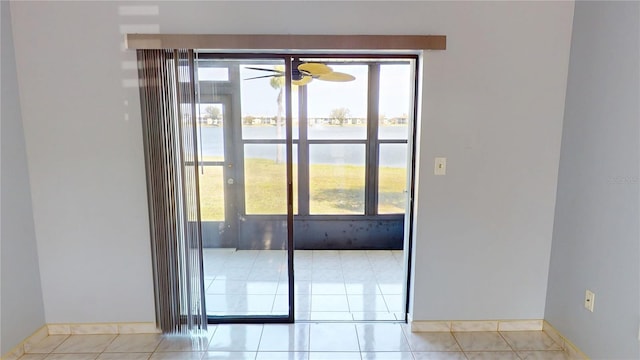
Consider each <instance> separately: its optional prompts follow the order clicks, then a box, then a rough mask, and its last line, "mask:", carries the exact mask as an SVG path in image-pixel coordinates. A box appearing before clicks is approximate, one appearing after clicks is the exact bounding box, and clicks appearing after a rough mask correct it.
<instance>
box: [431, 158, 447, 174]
mask: <svg viewBox="0 0 640 360" xmlns="http://www.w3.org/2000/svg"><path fill="white" fill-rule="evenodd" d="M433 173H434V174H435V175H445V174H446V173H447V158H444V157H437V158H436V161H435V164H434V167H433Z"/></svg>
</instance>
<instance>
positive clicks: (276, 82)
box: [269, 65, 285, 164]
mask: <svg viewBox="0 0 640 360" xmlns="http://www.w3.org/2000/svg"><path fill="white" fill-rule="evenodd" d="M274 69H275V70H280V71H284V66H282V65H276V66H274ZM284 79H285V77H284V76H274V77H272V78H271V80H270V81H269V85H271V87H272V88H274V89H275V90H277V91H278V98H277V99H276V101H277V103H278V116H277V117H276V138H278V139H281V138H282V128H283V127H284V121H283V116H282V115H283V113H284V107H283V105H282V96H283V95H284ZM276 146H277V152H276V163H278V164H280V163H282V162H283V160H284V159H283V158H284V156H283V155H284V154H283V149H282V144H277V145H276Z"/></svg>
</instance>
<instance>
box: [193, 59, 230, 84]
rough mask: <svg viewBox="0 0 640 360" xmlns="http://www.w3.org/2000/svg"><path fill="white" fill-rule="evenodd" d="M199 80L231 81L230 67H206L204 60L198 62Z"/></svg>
mask: <svg viewBox="0 0 640 360" xmlns="http://www.w3.org/2000/svg"><path fill="white" fill-rule="evenodd" d="M198 81H229V68H227V67H206V66H205V63H204V62H201V61H199V62H198Z"/></svg>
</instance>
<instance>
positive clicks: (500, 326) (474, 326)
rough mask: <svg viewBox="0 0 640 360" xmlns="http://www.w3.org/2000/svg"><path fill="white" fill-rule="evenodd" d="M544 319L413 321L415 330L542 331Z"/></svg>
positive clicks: (412, 327)
mask: <svg viewBox="0 0 640 360" xmlns="http://www.w3.org/2000/svg"><path fill="white" fill-rule="evenodd" d="M542 323H543V320H470V321H464V320H441V321H423V320H417V321H411V331H413V332H442V331H444V332H448V331H453V332H467V331H541V330H542Z"/></svg>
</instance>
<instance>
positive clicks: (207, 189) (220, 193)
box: [198, 166, 224, 221]
mask: <svg viewBox="0 0 640 360" xmlns="http://www.w3.org/2000/svg"><path fill="white" fill-rule="evenodd" d="M198 170H199V179H198V180H199V183H200V215H201V217H202V221H224V185H223V184H224V180H223V177H222V166H202V167H200V168H199V169H198Z"/></svg>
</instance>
